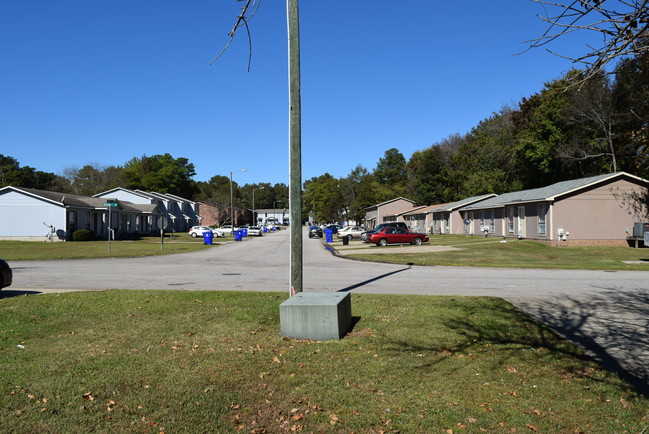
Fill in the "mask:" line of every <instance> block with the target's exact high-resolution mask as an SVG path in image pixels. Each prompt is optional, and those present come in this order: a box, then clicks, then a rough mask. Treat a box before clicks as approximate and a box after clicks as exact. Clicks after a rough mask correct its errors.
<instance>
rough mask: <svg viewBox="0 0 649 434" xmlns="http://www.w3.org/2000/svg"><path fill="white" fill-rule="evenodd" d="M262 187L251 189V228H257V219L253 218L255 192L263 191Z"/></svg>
mask: <svg viewBox="0 0 649 434" xmlns="http://www.w3.org/2000/svg"><path fill="white" fill-rule="evenodd" d="M263 189H264V187H259V188H253V189H252V222H253V226H257V218H256V217H255V191H256V190H263Z"/></svg>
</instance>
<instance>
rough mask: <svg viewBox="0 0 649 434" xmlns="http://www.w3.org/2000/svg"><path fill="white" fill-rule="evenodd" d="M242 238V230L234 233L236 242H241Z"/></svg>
mask: <svg viewBox="0 0 649 434" xmlns="http://www.w3.org/2000/svg"><path fill="white" fill-rule="evenodd" d="M242 238H243V231H242V230H240V229H237V230H236V231H234V241H241V239H242Z"/></svg>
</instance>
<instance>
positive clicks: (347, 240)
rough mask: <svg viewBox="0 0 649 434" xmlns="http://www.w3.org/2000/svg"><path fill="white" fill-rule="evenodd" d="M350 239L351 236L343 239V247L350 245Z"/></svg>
mask: <svg viewBox="0 0 649 434" xmlns="http://www.w3.org/2000/svg"><path fill="white" fill-rule="evenodd" d="M350 238H351V236H349V235H345V236H344V237H343V246H346V245H348V244H349V239H350Z"/></svg>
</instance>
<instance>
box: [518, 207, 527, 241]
mask: <svg viewBox="0 0 649 434" xmlns="http://www.w3.org/2000/svg"><path fill="white" fill-rule="evenodd" d="M518 236H519V237H522V238H525V237H526V235H525V207H524V206H519V207H518Z"/></svg>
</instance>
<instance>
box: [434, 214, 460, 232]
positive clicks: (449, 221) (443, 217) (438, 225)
mask: <svg viewBox="0 0 649 434" xmlns="http://www.w3.org/2000/svg"><path fill="white" fill-rule="evenodd" d="M463 224H464V223H463V221H462V216H461V215H460V213H459V212H457V211H455V212H450V211H443V212H435V213H433V223H432V225H433V233H434V234H456V235H459V234H462V231H463V230H464V227H463ZM458 228H459V229H458ZM458 230H459V232H456V231H458Z"/></svg>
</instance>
